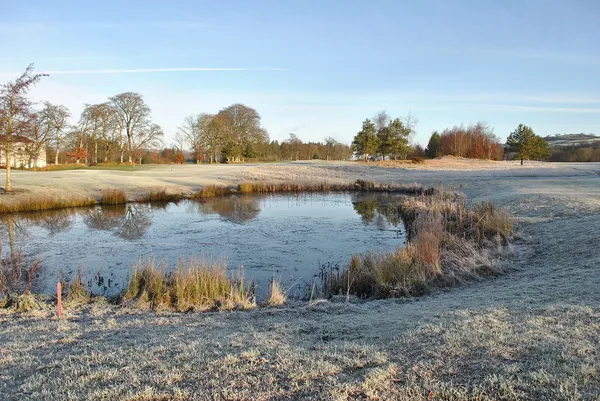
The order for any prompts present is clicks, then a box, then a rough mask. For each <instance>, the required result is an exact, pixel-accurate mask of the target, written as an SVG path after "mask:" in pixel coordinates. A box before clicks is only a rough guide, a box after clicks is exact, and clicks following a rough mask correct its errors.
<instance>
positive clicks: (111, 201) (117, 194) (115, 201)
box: [100, 189, 127, 205]
mask: <svg viewBox="0 0 600 401" xmlns="http://www.w3.org/2000/svg"><path fill="white" fill-rule="evenodd" d="M124 203H127V196H126V195H125V192H124V191H122V190H120V189H105V190H104V191H102V197H101V198H100V204H101V205H122V204H124Z"/></svg>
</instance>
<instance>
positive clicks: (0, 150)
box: [0, 135, 46, 168]
mask: <svg viewBox="0 0 600 401" xmlns="http://www.w3.org/2000/svg"><path fill="white" fill-rule="evenodd" d="M5 145H6V135H0V166H1V167H6V154H5ZM36 149H37V152H36ZM11 150H12V151H11V155H10V166H11V167H12V168H33V167H38V168H39V167H46V146H45V145H40V146H39V148H38V147H37V146H35V142H33V141H32V140H31V139H29V138H27V137H24V136H20V135H13V137H12V146H11Z"/></svg>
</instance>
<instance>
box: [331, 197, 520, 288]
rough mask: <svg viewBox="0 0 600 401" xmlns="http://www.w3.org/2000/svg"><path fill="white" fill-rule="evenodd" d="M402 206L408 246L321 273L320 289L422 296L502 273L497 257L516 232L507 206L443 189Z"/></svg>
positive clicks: (354, 259) (368, 255) (355, 259)
mask: <svg viewBox="0 0 600 401" xmlns="http://www.w3.org/2000/svg"><path fill="white" fill-rule="evenodd" d="M399 208H400V214H401V215H402V216H403V220H404V223H405V226H406V230H407V233H408V244H407V246H405V247H403V248H399V249H397V250H395V251H392V252H383V253H382V252H368V253H366V254H356V255H354V256H353V257H352V259H351V261H350V263H349V265H348V266H347V267H346V268H344V269H342V270H341V272H334V271H328V272H321V276H320V277H321V286H322V288H321V289H320V293H321V294H324V295H325V296H331V295H338V294H345V295H350V294H352V295H356V296H359V297H364V298H384V297H397V296H418V295H423V294H425V293H428V292H430V291H431V290H433V289H435V288H442V287H448V286H454V285H458V284H461V283H464V282H466V281H468V280H473V279H478V278H480V277H484V276H489V275H496V274H500V273H501V272H502V269H501V267H500V266H499V264H498V261H497V258H498V257H499V256H501V253H503V245H505V244H507V243H508V241H509V240H510V239H511V238H512V235H513V224H512V219H511V218H510V216H509V214H508V213H507V212H506V211H504V210H501V209H499V208H497V207H496V206H495V205H494V204H492V203H491V202H486V203H482V204H478V205H475V206H474V207H472V208H468V207H467V202H466V199H465V198H464V197H463V196H460V195H458V196H456V195H452V194H449V193H445V192H443V191H441V192H438V193H436V194H431V195H422V196H418V197H413V198H407V199H406V200H405V201H404V202H403V204H402V205H400V206H399ZM498 250H499V251H498Z"/></svg>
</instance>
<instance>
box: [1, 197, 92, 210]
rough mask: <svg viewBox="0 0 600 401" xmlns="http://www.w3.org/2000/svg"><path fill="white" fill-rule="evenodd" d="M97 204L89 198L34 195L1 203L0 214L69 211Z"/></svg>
mask: <svg viewBox="0 0 600 401" xmlns="http://www.w3.org/2000/svg"><path fill="white" fill-rule="evenodd" d="M96 203H97V202H96V200H95V199H92V198H87V197H74V198H69V199H65V198H59V197H56V196H51V195H34V196H29V197H25V198H18V199H15V200H11V201H9V202H1V203H0V213H20V212H39V211H42V210H53V209H67V208H73V207H83V206H92V205H95V204H96Z"/></svg>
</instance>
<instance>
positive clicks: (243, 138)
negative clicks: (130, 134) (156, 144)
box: [175, 103, 351, 163]
mask: <svg viewBox="0 0 600 401" xmlns="http://www.w3.org/2000/svg"><path fill="white" fill-rule="evenodd" d="M175 141H176V143H177V144H176V145H177V148H178V149H179V150H180V151H181V152H182V153H183V151H184V149H186V146H187V147H189V149H191V151H192V155H193V159H194V161H195V162H196V163H201V162H207V163H215V162H239V161H243V160H253V159H254V160H262V161H277V160H308V159H325V160H345V159H348V158H349V157H350V153H351V152H350V148H349V146H347V145H345V144H343V143H341V142H338V141H337V140H335V139H334V138H331V137H327V138H325V140H324V142H308V143H305V142H303V141H302V140H301V139H299V138H298V137H297V136H296V134H293V133H291V134H289V138H287V139H286V140H284V141H282V142H281V143H280V142H279V141H276V140H274V141H272V140H270V138H269V135H268V133H267V131H266V130H265V129H264V128H263V127H262V126H261V117H260V114H259V113H258V112H257V111H256V110H254V109H253V108H251V107H248V106H246V105H243V104H239V103H237V104H233V105H231V106H228V107H225V108H223V109H221V110H220V111H219V112H218V113H216V114H210V113H201V114H198V115H192V116H189V117H187V118H185V120H184V121H183V124H182V125H181V126H180V127H179V129H178V132H177V133H176V134H175Z"/></svg>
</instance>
